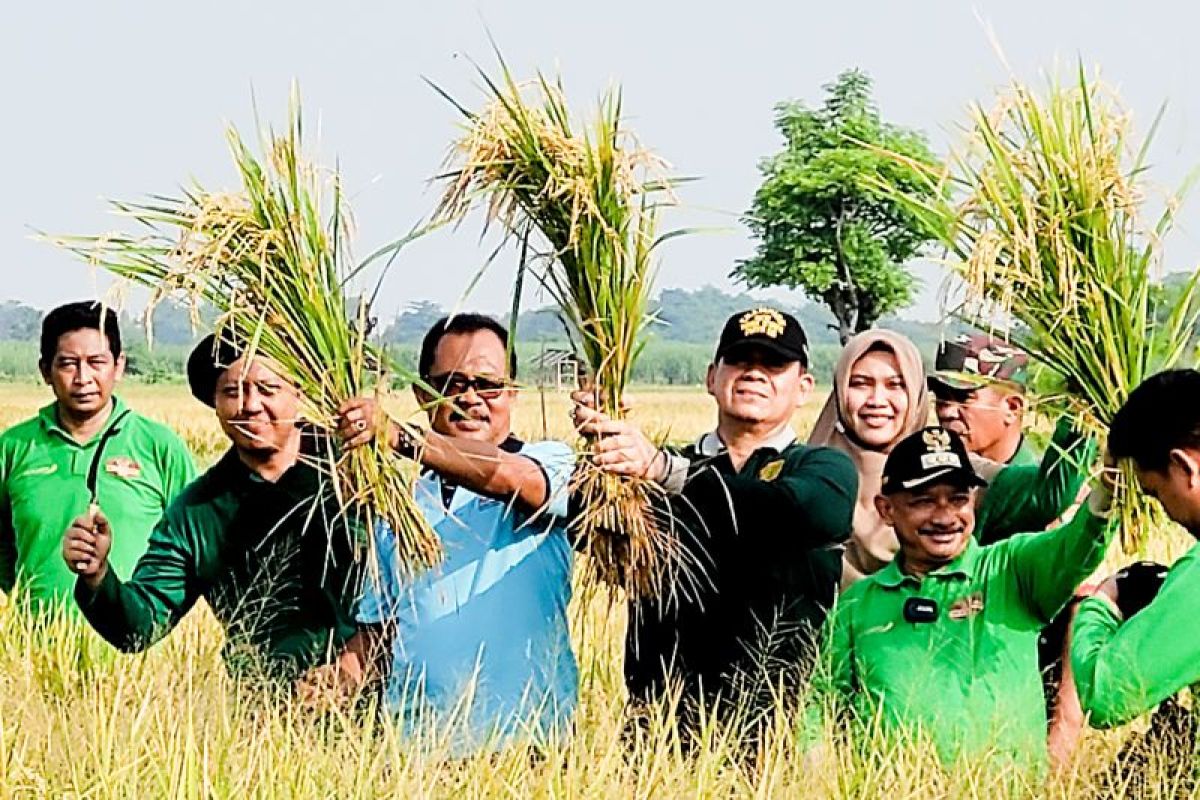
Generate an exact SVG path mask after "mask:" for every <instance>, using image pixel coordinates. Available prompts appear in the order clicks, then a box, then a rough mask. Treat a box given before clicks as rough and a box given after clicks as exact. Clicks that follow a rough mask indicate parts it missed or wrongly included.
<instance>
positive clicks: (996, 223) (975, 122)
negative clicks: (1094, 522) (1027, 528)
mask: <svg viewBox="0 0 1200 800" xmlns="http://www.w3.org/2000/svg"><path fill="white" fill-rule="evenodd" d="M1156 127H1157V120H1155V122H1154V124H1153V125H1152V126H1151V128H1150V133H1149V135H1148V136H1147V137H1146V138H1145V139H1144V140H1142V141H1135V140H1134V128H1133V124H1132V115H1131V114H1130V113H1129V111H1128V109H1127V108H1125V106H1124V105H1123V104H1122V103H1121V101H1120V98H1119V97H1118V96H1117V94H1116V93H1115V92H1114V91H1112V90H1111V89H1110V88H1109V87H1106V86H1105V85H1104V84H1102V83H1101V82H1100V81H1099V80H1098V78H1093V77H1089V76H1088V75H1087V73H1086V71H1085V70H1084V68H1083V66H1082V64H1081V65H1080V67H1079V70H1078V74H1077V76H1076V77H1075V79H1074V80H1073V81H1069V82H1065V83H1064V82H1062V81H1060V80H1059V79H1057V78H1053V77H1052V78H1050V79H1049V80H1048V81H1047V85H1046V86H1045V87H1037V88H1035V87H1030V86H1028V85H1025V84H1023V83H1021V82H1019V81H1018V80H1017V79H1015V78H1014V79H1013V80H1012V82H1011V84H1010V85H1009V86H1008V87H1006V88H1005V89H1004V90H1003V91H1002V92H1001V93H1000V95H999V97H998V98H997V100H996V102H995V104H994V106H993V107H991V108H984V107H983V106H982V105H979V106H976V107H974V108H973V109H972V111H971V114H970V119H969V122H968V123H967V126H966V130H967V134H968V136H967V140H966V143H965V144H964V145H963V146H962V147H961V148H960V149H959V150H958V151H956V152H953V153H951V155H950V156H949V157H948V159H947V162H946V164H945V165H944V166H942V167H937V168H934V167H930V166H927V165H920V164H916V163H915V162H912V161H911V160H910V159H907V158H905V157H904V156H900V155H895V156H894V157H895V158H897V159H901V160H904V161H905V162H906V163H911V164H912V165H913V166H914V167H915V168H916V169H917V170H918V171H919V172H922V173H923V174H924V175H925V184H926V189H927V190H928V191H926V192H923V193H921V194H920V195H919V196H918V195H915V194H911V193H908V192H907V191H906V190H905V188H904V187H900V186H887V185H886V184H884V183H883V182H882V181H880V182H879V185H880V186H881V187H883V188H884V191H885V193H887V194H889V195H891V196H893V197H896V198H897V199H898V200H900V202H902V203H903V204H904V205H905V206H906V207H908V208H909V209H910V210H911V211H913V212H914V213H915V214H916V216H917V217H918V218H919V219H920V220H921V221H922V223H923V224H924V225H925V226H926V227H927V228H928V229H929V231H930V233H931V234H932V235H933V236H936V237H937V239H939V240H940V241H941V243H942V244H943V245H944V246H945V247H946V248H947V250H948V253H949V258H948V259H947V263H948V265H949V266H950V268H951V269H952V270H953V271H954V272H955V273H956V274H957V275H958V276H959V277H961V278H962V280H963V282H964V283H965V284H966V287H967V292H968V306H967V308H966V309H965V313H966V314H967V315H968V316H971V317H974V318H976V319H980V320H982V321H983V323H984V324H985V325H986V324H991V325H998V326H1000V327H1001V328H1002V329H1005V330H1008V331H1009V334H1010V335H1011V336H1012V338H1013V340H1014V341H1015V342H1016V343H1017V344H1018V345H1020V346H1021V347H1022V348H1024V349H1025V350H1026V351H1028V352H1029V353H1031V354H1033V355H1034V356H1035V357H1036V358H1037V360H1038V361H1039V362H1040V363H1041V364H1043V365H1045V366H1047V367H1048V368H1050V370H1052V371H1053V372H1055V373H1057V374H1058V375H1059V376H1061V378H1062V379H1063V382H1064V387H1063V393H1062V395H1061V397H1059V398H1057V400H1058V401H1059V406H1060V408H1064V409H1065V410H1066V411H1067V412H1068V413H1070V414H1071V415H1072V416H1073V417H1075V418H1076V419H1077V420H1079V423H1080V425H1081V426H1082V427H1084V428H1086V429H1087V430H1090V431H1092V432H1095V433H1098V434H1101V435H1102V434H1103V433H1104V431H1106V429H1107V425H1108V423H1109V421H1110V420H1111V419H1112V416H1113V414H1115V413H1116V411H1117V409H1119V408H1120V407H1121V405H1122V404H1123V403H1124V401H1125V399H1126V398H1127V397H1128V396H1129V393H1130V392H1131V391H1132V390H1133V388H1134V387H1135V386H1137V385H1138V384H1140V383H1141V382H1142V381H1143V380H1144V379H1145V378H1147V377H1149V376H1150V375H1152V374H1154V373H1156V372H1159V371H1161V370H1163V369H1168V368H1170V367H1172V366H1176V365H1184V364H1186V363H1187V362H1188V361H1190V359H1191V357H1192V356H1193V355H1194V354H1192V353H1189V352H1187V349H1188V345H1189V343H1190V341H1191V339H1192V336H1193V331H1194V328H1195V325H1196V322H1197V313H1198V310H1197V307H1196V304H1195V302H1194V299H1195V291H1196V280H1197V277H1200V272H1197V273H1196V274H1195V275H1193V276H1192V278H1191V280H1190V281H1189V282H1188V284H1187V285H1186V286H1185V287H1184V291H1183V292H1182V293H1181V294H1180V296H1179V297H1178V299H1177V300H1176V301H1175V302H1174V304H1173V305H1172V306H1171V307H1170V308H1160V307H1159V305H1160V304H1161V300H1156V284H1157V282H1158V281H1160V280H1161V278H1162V268H1161V262H1162V240H1163V238H1164V237H1165V236H1166V235H1167V233H1168V232H1169V231H1170V230H1171V227H1172V224H1173V223H1174V220H1175V215H1176V213H1177V212H1178V209H1179V205H1180V202H1181V200H1182V194H1183V192H1184V190H1185V189H1186V187H1187V184H1185V186H1184V189H1181V190H1180V192H1179V193H1178V194H1176V195H1175V196H1172V197H1170V198H1168V199H1167V203H1166V207H1165V209H1164V210H1163V211H1162V213H1161V214H1160V215H1159V216H1158V217H1157V219H1154V220H1149V221H1148V220H1146V219H1145V218H1144V209H1143V205H1144V203H1145V199H1146V197H1147V195H1148V193H1149V188H1148V181H1147V176H1146V170H1147V164H1146V161H1145V158H1146V153H1147V150H1148V145H1149V143H1150V140H1151V138H1152V137H1153V132H1154V129H1155V128H1156ZM930 198H932V199H930ZM1051 400H1052V401H1053V400H1055V398H1051ZM1124 476H1125V481H1124V482H1123V486H1122V487H1120V488H1119V491H1118V498H1117V503H1118V506H1119V507H1120V509H1121V512H1122V520H1123V522H1124V523H1125V524H1123V525H1122V535H1123V537H1124V536H1127V535H1130V534H1132V536H1129V537H1128V538H1127V540H1126V542H1125V543H1126V545H1127V546H1133V545H1137V544H1138V541H1137V538H1136V537H1137V535H1138V534H1140V532H1141V531H1143V530H1145V529H1146V528H1147V527H1149V526H1150V525H1152V524H1153V520H1154V514H1153V513H1152V507H1151V506H1150V505H1149V504H1148V503H1147V501H1145V500H1144V498H1142V496H1141V495H1140V494H1139V493H1138V492H1136V491H1132V490H1128V489H1125V488H1124V487H1128V486H1131V485H1132V473H1131V471H1130V470H1129V469H1128V468H1126V469H1125V470H1124Z"/></svg>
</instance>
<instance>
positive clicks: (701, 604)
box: [576, 308, 858, 710]
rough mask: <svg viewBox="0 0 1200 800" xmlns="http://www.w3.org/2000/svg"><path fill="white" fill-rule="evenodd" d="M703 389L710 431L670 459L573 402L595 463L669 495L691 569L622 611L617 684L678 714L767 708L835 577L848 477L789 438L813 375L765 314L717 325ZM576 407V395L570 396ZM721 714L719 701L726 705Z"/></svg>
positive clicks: (822, 453)
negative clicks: (707, 706)
mask: <svg viewBox="0 0 1200 800" xmlns="http://www.w3.org/2000/svg"><path fill="white" fill-rule="evenodd" d="M707 387H708V393H709V394H710V395H712V397H713V400H714V401H715V402H716V406H717V425H716V428H715V429H713V430H712V431H710V432H708V433H706V434H704V435H703V436H701V437H700V439H699V440H698V441H697V442H696V443H695V444H693V445H692V446H690V447H688V448H685V449H684V450H682V451H681V452H677V453H668V452H665V451H661V450H659V448H658V447H656V446H655V445H654V444H653V443H652V442H651V441H650V440H649V439H648V438H647V437H646V436H645V435H644V434H643V433H642V432H641V431H640V430H639V429H638V428H637V427H636V426H635V425H633V424H632V423H631V422H629V421H625V420H611V419H608V418H607V417H605V416H604V415H602V414H599V413H598V412H596V411H595V410H593V409H591V408H584V407H581V408H580V409H579V410H578V412H577V417H578V418H577V422H578V424H580V426H581V431H582V432H583V433H584V434H585V435H589V436H593V437H597V440H596V443H595V451H596V456H595V459H596V463H598V464H599V465H600V466H601V467H603V468H605V469H607V470H609V471H611V472H614V473H616V474H633V475H642V476H647V477H650V478H652V479H655V480H657V481H659V482H661V483H662V485H663V487H664V488H665V489H666V491H667V493H668V494H669V495H670V497H671V500H670V510H671V514H672V516H673V517H674V520H675V521H674V525H675V526H676V528H677V529H678V530H679V531H680V533H681V535H682V537H683V539H684V543H685V546H686V547H687V549H688V551H689V552H690V555H691V557H692V558H694V559H695V564H694V566H693V568H692V569H691V570H690V575H688V576H680V578H679V583H678V586H677V591H676V592H673V593H668V596H667V597H664V598H663V599H662V600H660V601H647V602H643V603H641V604H638V605H635V606H633V607H632V608H631V609H630V613H631V616H630V619H631V624H630V627H629V633H628V636H627V638H626V644H625V684H626V686H627V687H628V689H629V693H630V696H631V697H632V698H633V699H634V700H635V701H652V700H655V699H657V698H662V697H664V696H669V694H670V692H671V691H672V687H673V685H674V684H677V683H678V684H680V685H681V686H682V690H683V698H684V700H685V703H686V704H687V705H689V706H691V705H694V704H695V703H698V702H702V701H703V702H705V703H707V702H708V701H710V700H712V699H714V698H718V697H723V698H726V699H729V698H731V696H732V695H733V694H738V695H740V696H741V697H742V698H743V699H748V700H749V699H751V698H750V696H747V695H746V694H745V693H746V692H752V693H753V698H754V699H756V700H758V701H760V702H750V703H748V704H747V705H748V706H757V707H758V708H759V709H760V710H761V709H765V708H769V707H773V705H774V695H773V690H775V689H778V688H779V684H780V681H783V682H784V683H785V684H787V685H788V686H791V685H793V684H794V683H795V682H796V681H797V680H799V679H800V678H802V676H803V674H804V673H805V669H804V666H805V664H807V663H809V661H810V658H809V656H810V652H809V651H810V649H811V645H812V638H813V634H814V631H815V630H816V629H818V628H819V627H820V625H821V621H822V620H823V619H824V616H825V612H826V609H827V608H828V607H829V606H830V605H831V604H832V602H833V596H834V591H835V589H836V587H837V584H838V580H839V578H840V577H841V553H840V551H839V548H838V547H837V545H838V544H840V543H841V542H843V541H845V539H846V537H847V536H848V535H849V533H850V517H851V512H852V509H853V506H854V498H855V495H856V493H857V491H858V476H857V474H856V472H855V470H854V465H853V464H852V463H851V461H850V459H849V457H847V456H846V455H845V454H844V453H842V452H841V451H838V450H834V449H832V448H828V447H809V446H806V445H802V444H800V443H799V442H797V440H796V434H795V432H794V431H793V429H792V416H793V414H794V413H795V411H796V409H797V408H800V407H801V406H803V405H804V403H805V402H806V401H807V400H808V399H809V397H810V396H811V394H812V390H813V377H812V375H811V374H809V372H808V349H807V341H806V338H805V336H804V331H803V329H802V328H801V327H800V323H799V322H797V321H796V319H795V318H794V317H792V316H791V315H789V314H785V313H783V312H781V311H778V310H776V309H773V308H756V309H751V310H749V311H746V312H743V313H740V314H735V315H733V316H732V317H731V318H730V319H729V321H728V322H727V323H726V324H725V328H724V330H723V331H722V332H721V338H720V341H719V342H718V344H717V351H716V355H715V356H714V358H713V363H712V364H711V365H710V366H709V368H708V377H707ZM576 399H577V400H584V401H586V399H587V398H586V396H584V395H577V398H576ZM729 707H730V708H732V707H733V706H732V705H731V706H729Z"/></svg>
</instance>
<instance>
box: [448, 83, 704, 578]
mask: <svg viewBox="0 0 1200 800" xmlns="http://www.w3.org/2000/svg"><path fill="white" fill-rule="evenodd" d="M501 65H502V67H503V75H502V78H501V80H500V81H499V82H497V81H493V80H492V79H491V78H489V76H488V75H487V74H486V73H485V72H484V71H483V70H480V74H481V75H482V77H483V80H484V82H485V84H486V86H487V90H488V94H489V102H488V104H487V105H486V106H485V107H484V108H483V110H482V111H480V112H478V113H474V112H471V111H468V110H466V109H465V108H463V107H462V106H461V105H459V104H457V103H455V105H456V106H457V107H458V108H459V109H460V110H461V111H462V112H463V114H464V115H465V116H466V118H467V123H466V125H465V132H464V133H463V135H462V136H461V138H459V139H458V140H457V141H456V142H455V143H454V145H453V147H452V150H451V153H450V155H449V157H448V159H447V171H446V173H445V174H443V175H442V176H440V177H441V178H442V179H443V180H445V181H446V183H447V187H446V190H445V193H444V195H443V196H442V199H441V202H440V204H439V206H438V208H437V211H436V213H435V220H438V221H446V220H457V219H460V218H461V217H462V215H464V214H465V213H467V212H468V211H469V210H470V209H471V208H473V207H475V206H476V205H477V204H480V203H483V204H486V206H487V221H488V223H489V224H490V223H491V222H493V221H495V220H499V222H500V223H501V225H502V226H503V227H504V229H505V231H506V232H507V234H509V235H511V236H513V237H515V238H517V239H520V240H522V241H523V242H526V243H528V242H530V241H531V239H530V237H531V235H534V234H536V235H535V236H534V240H533V241H535V242H536V241H537V236H540V239H541V243H542V244H544V245H545V251H544V252H541V253H540V254H539V255H538V256H535V257H534V258H533V259H531V260H530V261H529V262H528V264H529V267H530V268H531V274H533V275H535V277H536V278H537V279H538V280H539V281H540V282H541V284H542V285H543V286H544V287H545V288H546V290H547V291H548V292H549V293H550V295H551V296H552V297H553V299H554V301H555V302H556V303H557V305H558V307H559V308H560V310H561V313H562V315H563V317H564V318H565V319H566V320H567V322H568V323H569V325H570V327H571V328H572V329H573V331H574V334H575V336H576V337H577V340H578V341H577V344H578V347H579V349H580V350H582V357H583V360H584V362H585V363H586V365H587V366H588V367H589V368H590V371H591V375H592V383H591V385H590V388H591V389H592V390H593V391H594V393H595V400H596V406H597V407H598V408H599V409H600V410H601V411H603V412H604V413H605V414H607V415H609V416H610V417H613V418H621V417H623V416H624V415H625V409H624V406H623V404H622V397H623V395H624V394H625V387H626V386H627V385H628V383H629V378H630V374H631V372H632V369H633V364H634V361H635V360H636V359H637V357H638V354H639V353H640V352H641V350H642V346H643V344H644V339H643V333H644V332H645V329H646V327H647V326H648V325H649V324H650V323H651V321H652V314H651V309H650V302H651V297H652V294H653V286H654V274H655V260H654V255H655V250H656V248H657V247H658V245H659V244H660V243H661V242H663V241H664V240H665V239H667V238H669V237H670V236H671V235H673V234H666V235H661V236H660V235H659V234H658V233H657V230H658V212H659V209H660V208H661V207H662V206H664V205H668V204H672V203H673V202H674V197H673V195H672V192H671V182H670V181H669V180H667V179H665V178H664V177H662V175H663V174H664V172H665V168H666V165H665V163H664V162H662V161H661V160H660V159H658V158H657V157H655V156H654V155H653V154H651V153H650V152H649V151H647V150H645V149H643V148H642V147H641V146H639V144H638V143H637V141H636V140H635V139H634V137H633V136H632V135H631V134H630V133H629V132H628V131H626V130H625V129H624V128H623V126H622V119H621V93H620V91H619V90H618V89H613V90H610V91H609V92H607V93H606V94H604V95H603V97H602V98H601V100H600V104H599V109H598V113H597V115H596V117H595V119H594V120H593V121H592V122H591V123H590V124H589V125H586V126H582V127H578V128H577V127H576V126H575V123H574V122H573V121H572V117H571V115H570V113H569V111H568V108H567V103H566V99H565V96H564V92H563V88H562V85H561V83H560V82H558V81H555V82H551V81H549V80H548V79H547V78H546V77H545V76H543V75H541V74H539V75H538V78H537V80H535V81H533V82H531V83H530V84H528V85H524V86H522V85H518V84H517V83H516V82H515V81H514V80H513V78H512V75H511V74H510V72H509V71H508V69H507V67H504V65H503V61H501ZM435 88H436V87H435ZM439 91H440V90H439ZM443 95H444V96H445V93H443ZM447 99H449V98H448V97H447ZM451 102H454V101H453V100H451ZM522 268H524V265H523V267H522ZM520 283H521V281H520V280H518V282H517V284H518V287H519V285H520ZM518 292H519V288H518ZM572 491H573V492H575V493H576V494H577V496H579V497H580V498H581V499H582V508H583V513H582V514H581V516H580V517H579V519H578V521H577V523H576V524H577V535H578V536H579V537H580V541H581V543H582V546H583V547H584V550H585V552H586V553H587V554H589V555H590V556H591V558H590V559H589V564H590V568H591V569H592V570H593V571H594V575H595V577H597V578H599V580H600V581H601V582H602V583H603V584H605V585H608V586H619V587H621V588H623V589H624V590H625V592H626V593H627V595H628V596H629V597H631V598H634V599H637V598H645V597H654V596H658V595H660V594H662V593H663V591H664V590H666V591H675V590H677V589H678V588H679V587H680V586H681V585H682V581H681V580H679V579H680V578H681V577H682V576H683V574H684V573H682V572H678V571H677V570H676V569H675V567H677V566H679V565H681V564H682V563H683V562H684V559H683V558H682V556H683V553H682V551H681V549H680V544H679V538H678V537H677V536H676V535H675V531H674V529H673V525H672V524H671V520H670V519H669V515H664V514H663V511H662V510H663V509H665V508H666V507H667V506H666V504H665V503H663V502H657V500H658V498H656V494H658V493H659V492H660V490H659V488H658V487H657V485H656V484H655V483H653V482H652V481H649V480H646V479H639V478H627V477H618V476H615V475H611V474H608V473H604V472H601V471H600V470H599V469H596V468H595V467H594V466H592V465H590V462H588V461H587V460H586V459H584V460H583V461H582V462H581V466H580V468H579V469H577V470H576V473H575V478H574V482H573V486H572Z"/></svg>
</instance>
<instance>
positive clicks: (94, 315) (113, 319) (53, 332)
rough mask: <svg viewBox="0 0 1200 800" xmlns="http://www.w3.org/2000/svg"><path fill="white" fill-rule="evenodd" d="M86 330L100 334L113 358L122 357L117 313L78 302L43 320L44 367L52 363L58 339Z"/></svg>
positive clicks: (83, 301) (107, 308) (42, 345)
mask: <svg viewBox="0 0 1200 800" xmlns="http://www.w3.org/2000/svg"><path fill="white" fill-rule="evenodd" d="M102 315H103V318H102ZM85 328H91V329H93V330H97V331H100V332H101V333H103V334H104V338H106V339H108V349H109V350H111V351H112V356H113V358H114V359H116V358H119V357H120V356H121V326H120V325H118V324H117V314H116V312H115V311H113V310H112V309H111V308H110V307H108V306H106V305H104V304H102V303H97V302H95V301H94V300H81V301H80V302H78V303H67V304H66V305H63V306H59V307H58V308H56V309H54V310H53V311H51V312H50V313H49V314H47V315H46V317H45V318H44V319H43V320H42V341H41V359H40V363H41V364H42V365H43V366H45V365H48V364H49V363H50V362H51V361H53V360H54V354H55V353H56V352H58V340H59V337H61V336H63V335H64V334H68V333H71V332H72V331H78V330H83V329H85Z"/></svg>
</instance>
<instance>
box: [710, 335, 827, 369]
mask: <svg viewBox="0 0 1200 800" xmlns="http://www.w3.org/2000/svg"><path fill="white" fill-rule="evenodd" d="M751 347H758V348H761V349H763V350H767V351H769V352H771V353H774V354H775V355H777V356H779V357H780V358H786V359H787V360H788V361H799V362H800V363H802V364H803V363H806V362H807V361H808V354H807V353H805V352H803V351H796V350H794V349H793V348H791V347H787V346H785V345H783V344H781V343H780V342H778V341H776V340H775V339H771V338H769V337H767V336H762V337H758V336H753V337H748V338H745V339H739V340H738V341H736V342H734V343H733V344H731V345H728V346H727V347H723V348H721V349H720V350H718V351H717V355H716V360H717V361H720V360H721V359H724V358H727V357H728V356H729V354H730V353H736V352H737V351H739V350H743V349H747V348H751Z"/></svg>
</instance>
